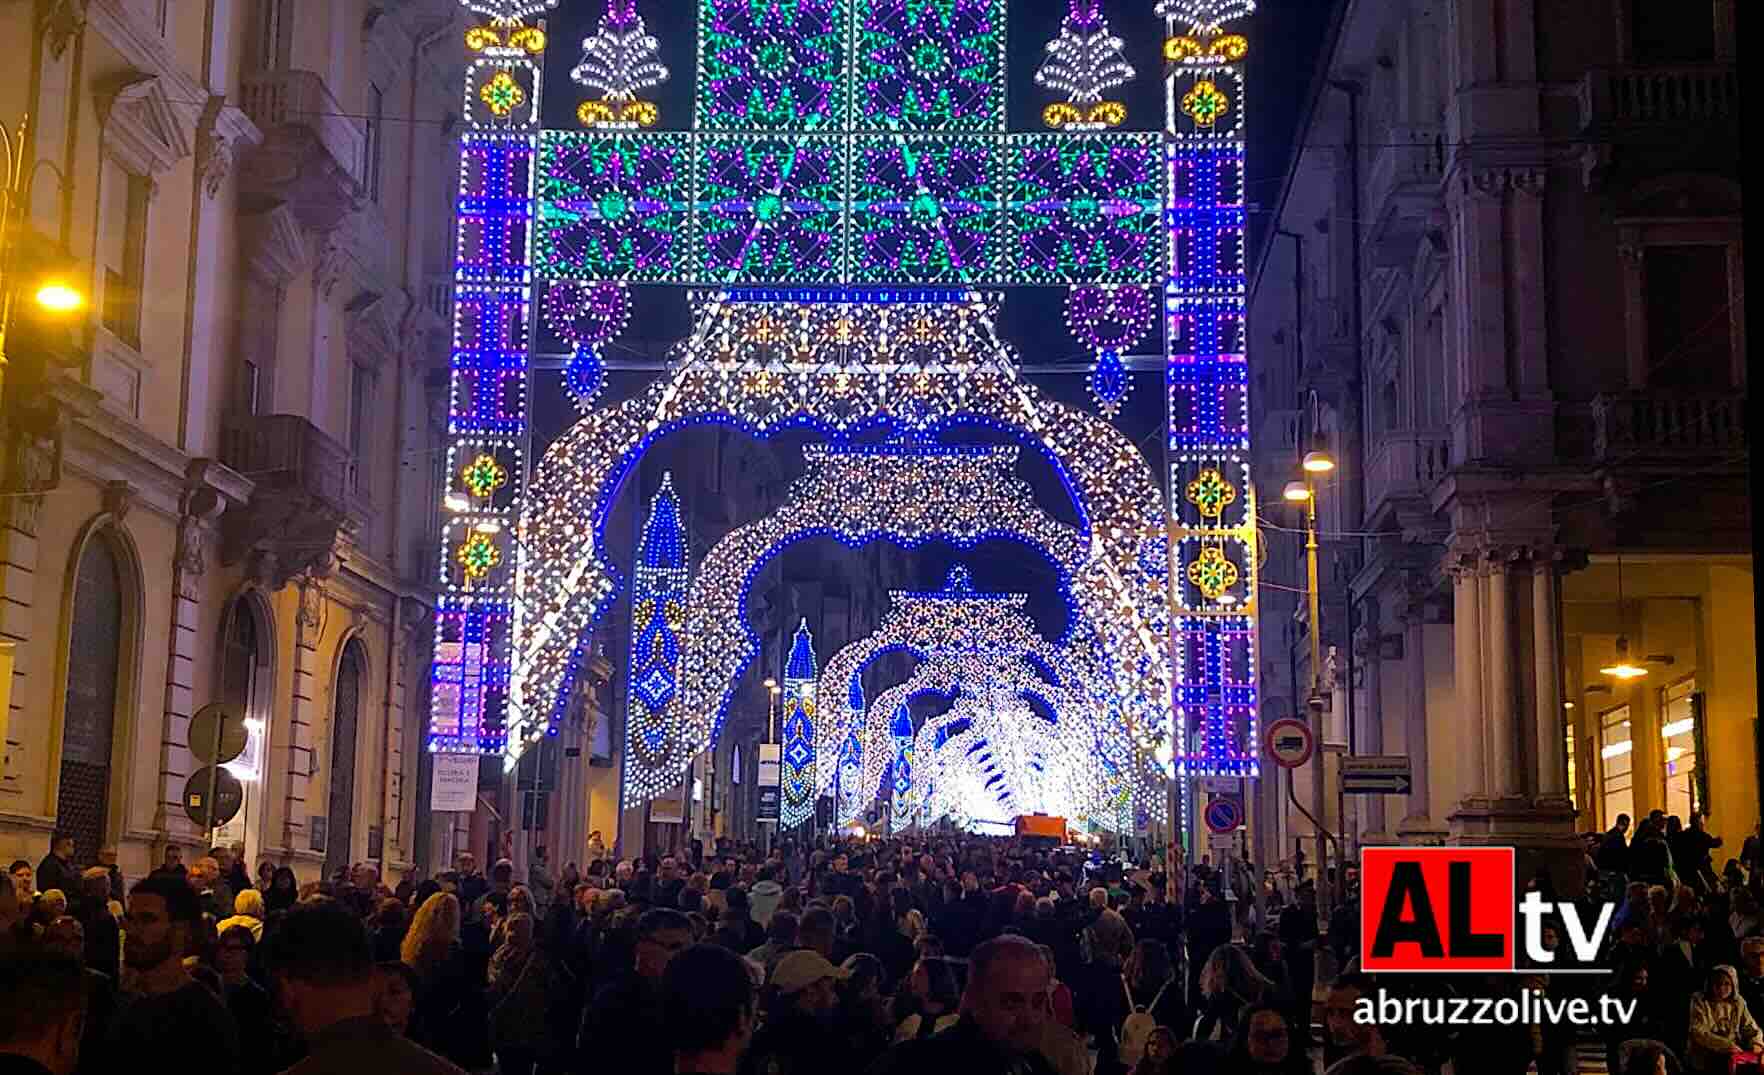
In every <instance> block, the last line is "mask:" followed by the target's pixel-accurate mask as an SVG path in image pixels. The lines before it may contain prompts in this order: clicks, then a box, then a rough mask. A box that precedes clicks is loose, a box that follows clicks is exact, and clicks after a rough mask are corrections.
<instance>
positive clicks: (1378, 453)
mask: <svg viewBox="0 0 1764 1075" xmlns="http://www.w3.org/2000/svg"><path fill="white" fill-rule="evenodd" d="M1450 467H1451V441H1450V440H1449V439H1448V438H1447V437H1445V436H1444V435H1443V434H1435V433H1412V432H1406V433H1387V434H1384V435H1383V436H1380V437H1377V438H1375V439H1374V442H1373V448H1372V451H1371V453H1370V454H1369V455H1368V456H1367V459H1366V518H1367V519H1368V520H1369V521H1372V522H1382V521H1383V517H1384V516H1386V515H1387V514H1388V513H1390V512H1398V513H1399V514H1400V513H1402V512H1403V511H1404V510H1405V509H1407V508H1410V507H1413V508H1415V509H1417V510H1419V511H1422V512H1423V513H1425V514H1427V515H1431V514H1432V512H1431V509H1429V508H1428V507H1427V502H1428V494H1429V493H1430V492H1431V491H1432V489H1433V486H1434V485H1435V484H1436V483H1437V482H1438V481H1439V480H1440V479H1441V478H1443V477H1445V475H1446V471H1447V470H1449V469H1450Z"/></svg>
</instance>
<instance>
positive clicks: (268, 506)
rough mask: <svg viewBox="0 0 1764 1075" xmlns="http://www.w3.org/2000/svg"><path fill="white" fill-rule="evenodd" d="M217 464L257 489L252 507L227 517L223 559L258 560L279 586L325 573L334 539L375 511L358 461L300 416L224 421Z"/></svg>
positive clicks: (260, 417)
mask: <svg viewBox="0 0 1764 1075" xmlns="http://www.w3.org/2000/svg"><path fill="white" fill-rule="evenodd" d="M221 461H222V462H223V463H225V464H227V466H229V467H231V468H233V469H234V470H236V471H238V472H239V473H240V474H243V475H245V476H246V477H248V478H250V479H251V480H252V482H253V483H254V484H255V489H254V491H253V492H252V495H251V501H250V503H249V504H247V505H246V506H245V507H244V509H243V510H241V511H236V512H229V513H228V515H227V517H226V520H225V525H224V527H223V530H224V535H223V536H224V539H225V548H224V550H223V552H224V556H223V558H224V559H225V560H226V561H227V562H228V563H237V562H238V561H240V560H243V559H245V558H246V557H247V556H251V555H254V554H256V555H260V556H261V557H262V563H263V566H264V573H265V574H267V575H268V576H270V578H271V579H272V580H273V582H274V584H275V585H276V586H278V587H279V586H281V585H283V584H285V583H286V582H287V581H288V580H289V579H290V578H292V577H294V576H295V575H297V574H299V573H300V572H302V571H305V570H309V569H322V568H323V567H324V565H325V564H326V563H327V561H328V560H329V558H330V555H331V550H332V548H333V547H335V545H336V542H337V537H338V535H339V534H342V533H345V532H348V533H353V532H354V531H356V530H358V529H359V528H360V527H361V526H362V524H363V523H364V522H366V520H367V518H368V517H369V515H370V514H371V513H372V511H373V503H372V501H371V499H370V498H369V496H368V494H367V489H366V486H365V484H364V482H363V475H362V472H361V468H360V466H359V465H358V463H357V462H356V460H354V459H352V458H351V457H350V455H349V453H348V451H347V450H346V449H345V448H344V447H343V446H342V445H341V444H338V443H337V442H336V441H334V440H332V439H331V438H330V437H329V436H327V435H326V434H325V433H324V432H323V431H322V430H320V429H319V428H318V427H317V426H315V425H313V424H312V423H311V422H310V421H308V420H307V419H306V418H304V417H302V416H300V415H297V414H269V415H242V416H238V417H233V418H229V419H228V420H227V421H226V423H225V425H224V426H223V428H222V430H221Z"/></svg>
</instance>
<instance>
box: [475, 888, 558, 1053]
mask: <svg viewBox="0 0 1764 1075" xmlns="http://www.w3.org/2000/svg"><path fill="white" fill-rule="evenodd" d="M489 984H490V997H489V1002H490V1047H491V1051H492V1052H494V1053H495V1054H496V1070H497V1071H498V1072H499V1073H500V1075H532V1072H533V1070H534V1069H535V1067H537V1066H538V1065H539V1064H541V1063H546V1064H549V1063H550V1062H551V1061H552V1060H553V1059H554V1058H555V1057H556V1054H557V1050H556V1048H555V1046H554V1044H553V1043H552V1041H551V1037H550V1033H551V1029H552V1027H551V1023H550V1021H549V1019H548V1018H547V1016H548V1014H549V1013H548V1008H547V1002H548V1000H549V998H550V997H551V996H552V994H553V977H552V972H551V961H550V959H549V957H547V956H546V954H545V953H544V952H542V951H540V950H539V948H538V947H537V946H536V945H535V944H534V919H533V916H532V915H530V914H527V913H526V912H520V913H517V914H512V915H510V916H509V917H508V922H507V923H506V924H505V928H504V930H503V940H502V945H501V947H499V948H497V950H496V954H495V955H493V956H491V957H490V970H489Z"/></svg>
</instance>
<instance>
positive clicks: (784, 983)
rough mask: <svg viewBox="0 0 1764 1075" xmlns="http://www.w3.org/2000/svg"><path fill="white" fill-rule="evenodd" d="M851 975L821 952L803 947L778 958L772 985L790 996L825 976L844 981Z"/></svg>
mask: <svg viewBox="0 0 1764 1075" xmlns="http://www.w3.org/2000/svg"><path fill="white" fill-rule="evenodd" d="M849 977H851V972H850V971H849V970H842V969H840V968H839V967H835V966H834V965H833V964H831V963H829V962H827V960H826V957H824V956H822V955H821V953H819V952H812V951H809V950H808V949H801V950H798V951H795V952H791V953H789V954H787V955H785V956H784V958H782V959H780V960H778V965H777V966H775V967H773V968H772V986H773V988H775V989H777V990H778V992H780V993H782V994H784V995H785V996H789V995H790V994H792V993H795V992H798V991H800V990H803V989H807V988H808V987H809V986H811V985H814V984H815V983H816V982H818V981H820V980H821V979H823V978H832V979H834V980H835V981H844V980H845V979H846V978H849Z"/></svg>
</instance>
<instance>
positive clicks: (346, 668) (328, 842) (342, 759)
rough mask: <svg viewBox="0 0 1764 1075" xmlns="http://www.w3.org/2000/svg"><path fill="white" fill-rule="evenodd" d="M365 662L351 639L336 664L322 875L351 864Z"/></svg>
mask: <svg viewBox="0 0 1764 1075" xmlns="http://www.w3.org/2000/svg"><path fill="white" fill-rule="evenodd" d="M366 666H367V661H366V659H365V658H364V657H363V655H362V651H361V643H360V642H358V641H355V640H353V639H351V640H350V641H349V642H348V644H346V645H345V646H344V647H343V657H342V659H341V660H339V661H338V662H337V691H336V711H335V712H334V713H333V714H332V717H331V797H330V809H329V814H330V820H329V821H328V822H327V823H326V826H325V829H326V833H325V876H326V877H330V876H331V875H332V874H333V873H335V872H336V871H337V870H338V869H339V868H341V867H346V866H349V865H351V864H352V863H351V860H350V854H351V852H350V847H351V846H352V843H353V840H352V837H353V835H354V834H353V830H352V828H351V822H352V821H353V820H354V815H355V743H356V731H357V729H359V728H360V727H361V686H362V682H361V681H362V674H363V673H364V671H365V670H366Z"/></svg>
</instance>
